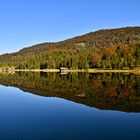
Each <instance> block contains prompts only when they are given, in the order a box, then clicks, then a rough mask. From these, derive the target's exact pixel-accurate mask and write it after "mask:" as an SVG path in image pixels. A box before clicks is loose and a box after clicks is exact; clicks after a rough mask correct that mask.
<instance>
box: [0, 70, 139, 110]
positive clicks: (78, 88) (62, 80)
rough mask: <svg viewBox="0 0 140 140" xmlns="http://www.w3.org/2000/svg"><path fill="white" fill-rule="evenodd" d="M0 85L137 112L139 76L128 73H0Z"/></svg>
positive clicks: (93, 105)
mask: <svg viewBox="0 0 140 140" xmlns="http://www.w3.org/2000/svg"><path fill="white" fill-rule="evenodd" d="M0 84H1V85H5V86H13V87H18V88H20V89H21V90H23V91H27V92H30V93H33V94H36V95H41V96H46V97H59V98H64V99H67V100H71V101H73V102H76V103H81V104H84V105H87V106H90V107H96V108H99V109H105V110H119V111H125V112H140V76H139V75H132V74H113V73H109V74H89V73H69V74H67V75H60V74H59V73H34V72H16V73H1V74H0Z"/></svg>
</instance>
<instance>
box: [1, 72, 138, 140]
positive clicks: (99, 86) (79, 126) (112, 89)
mask: <svg viewBox="0 0 140 140" xmlns="http://www.w3.org/2000/svg"><path fill="white" fill-rule="evenodd" d="M0 139H1V140H9V139H10V140H32V139H33V140H47V139H48V140H59V139H60V140H125V139H127V140H134V139H135V140H139V139H140V75H134V74H125V73H124V74H118V73H117V74H113V73H109V74H89V73H69V74H66V75H61V74H59V73H43V72H41V73H39V72H36V73H34V72H13V73H0Z"/></svg>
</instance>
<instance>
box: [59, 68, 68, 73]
mask: <svg viewBox="0 0 140 140" xmlns="http://www.w3.org/2000/svg"><path fill="white" fill-rule="evenodd" d="M68 70H69V69H68V68H65V67H60V73H61V74H67V73H68V72H69V71H68Z"/></svg>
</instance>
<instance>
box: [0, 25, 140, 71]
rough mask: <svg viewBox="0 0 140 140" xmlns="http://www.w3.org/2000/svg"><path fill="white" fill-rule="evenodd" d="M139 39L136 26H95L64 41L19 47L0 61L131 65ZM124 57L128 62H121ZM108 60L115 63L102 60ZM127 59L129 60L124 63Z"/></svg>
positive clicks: (16, 64)
mask: <svg viewBox="0 0 140 140" xmlns="http://www.w3.org/2000/svg"><path fill="white" fill-rule="evenodd" d="M139 42H140V27H127V28H119V29H110V30H99V31H96V32H91V33H88V34H86V35H83V36H78V37H74V38H72V39H68V40H65V41H61V42H55V43H42V44H38V45H34V46H31V47H29V48H23V49H21V50H20V51H19V52H16V53H12V54H4V55H1V56H0V65H1V67H3V66H4V67H6V66H8V67H12V66H13V67H15V68H22V69H24V68H31V69H34V68H59V67H60V66H65V67H69V68H74V69H75V68H103V67H104V66H105V67H107V68H110V69H112V68H119V65H123V67H134V65H135V66H136V63H137V62H138V60H139V59H138V58H139V51H138V53H137V52H136V51H137V49H138V50H139V45H137V44H138V43H139ZM110 53H112V54H110ZM125 53H129V54H130V55H131V57H130V56H129V58H128V56H127V58H126V56H125ZM113 55H117V56H116V58H112V56H113ZM120 55H121V56H120ZM132 57H133V60H132ZM124 59H125V60H126V61H128V62H124ZM112 60H113V61H114V60H115V61H116V64H112V63H111V62H110V64H105V63H106V62H104V61H108V62H109V61H112ZM74 61H76V62H74ZM117 61H118V62H119V61H122V63H123V64H118V62H117ZM130 61H131V62H132V61H133V63H132V64H124V63H130ZM106 65H108V66H106ZM113 65H116V66H113ZM137 65H139V64H137Z"/></svg>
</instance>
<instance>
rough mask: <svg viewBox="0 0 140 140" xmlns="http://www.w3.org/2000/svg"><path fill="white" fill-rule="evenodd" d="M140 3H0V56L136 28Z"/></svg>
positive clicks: (29, 0)
mask: <svg viewBox="0 0 140 140" xmlns="http://www.w3.org/2000/svg"><path fill="white" fill-rule="evenodd" d="M139 9H140V0H0V54H2V53H6V52H7V53H9V52H14V51H17V50H19V49H21V48H23V47H28V46H30V45H33V44H36V43H42V42H52V41H59V40H65V39H67V38H71V37H73V36H77V35H82V34H85V33H88V32H91V31H96V30H98V29H105V28H118V27H125V26H139V25H140V12H139Z"/></svg>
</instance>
